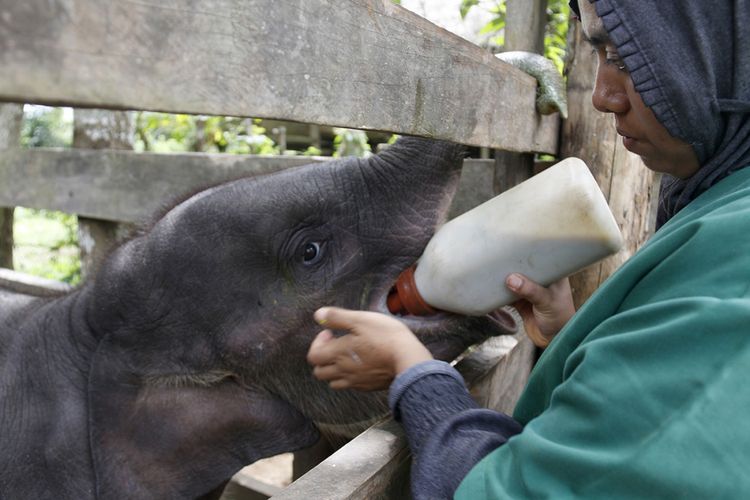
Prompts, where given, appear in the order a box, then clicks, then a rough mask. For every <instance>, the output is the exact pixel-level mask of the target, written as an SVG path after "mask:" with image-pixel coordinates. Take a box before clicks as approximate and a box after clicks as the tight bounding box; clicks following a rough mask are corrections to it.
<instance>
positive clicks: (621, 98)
mask: <svg viewBox="0 0 750 500" xmlns="http://www.w3.org/2000/svg"><path fill="white" fill-rule="evenodd" d="M626 78H629V76H628V75H627V73H623V72H622V70H620V69H618V68H616V67H614V66H612V65H608V64H606V63H600V64H599V67H598V68H597V70H596V82H595V84H594V92H593V93H592V94H591V102H592V103H593V105H594V108H596V109H597V110H598V111H601V112H602V113H625V112H626V111H628V109H630V102H629V100H628V94H627V91H626V89H625V83H626V82H625V79H626Z"/></svg>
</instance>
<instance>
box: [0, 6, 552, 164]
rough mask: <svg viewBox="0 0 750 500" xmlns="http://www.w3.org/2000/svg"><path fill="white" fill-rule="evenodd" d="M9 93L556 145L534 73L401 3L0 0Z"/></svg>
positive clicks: (487, 142)
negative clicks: (538, 101) (538, 104)
mask: <svg viewBox="0 0 750 500" xmlns="http://www.w3.org/2000/svg"><path fill="white" fill-rule="evenodd" d="M0 13H1V14H2V16H0V67H2V68H3V71H2V73H0V101H2V100H6V101H17V102H38V103H47V104H64V105H73V106H80V107H102V108H112V109H146V110H157V111H167V112H182V113H197V114H209V115H232V116H251V117H264V118H279V119H286V120H294V121H300V122H307V123H317V124H325V125H336V126H343V127H350V128H360V129H373V130H383V131H392V132H397V133H403V134H409V135H419V136H426V137H436V138H442V139H448V140H452V141H455V142H460V143H463V144H470V145H476V146H486V147H492V148H499V149H505V150H512V151H537V152H545V153H554V152H555V150H556V144H557V129H558V126H559V122H558V119H557V117H556V116H546V117H541V116H540V115H538V114H537V113H536V112H535V104H534V101H535V96H536V81H535V80H534V79H533V78H532V77H530V76H528V75H526V74H525V73H523V72H521V71H520V70H517V69H515V68H513V67H511V66H510V65H508V64H506V63H503V62H501V61H499V60H498V59H497V58H496V57H494V55H492V54H491V53H490V52H488V51H486V50H484V49H481V48H480V47H478V46H476V45H473V44H471V43H470V42H468V41H466V40H464V39H462V38H460V37H458V36H455V35H453V34H451V33H449V32H447V31H445V30H443V29H441V28H438V27H436V26H435V25H433V24H431V23H430V22H429V21H427V20H425V19H423V18H421V17H419V16H417V15H415V14H413V13H411V12H409V11H408V10H406V9H403V8H401V7H399V6H397V5H394V4H393V2H392V1H391V0H340V1H336V2H333V1H331V0H286V1H283V2H280V1H278V0H203V1H201V2H184V1H182V0H23V1H18V0H0Z"/></svg>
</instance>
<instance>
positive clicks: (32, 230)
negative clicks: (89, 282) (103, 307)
mask: <svg viewBox="0 0 750 500" xmlns="http://www.w3.org/2000/svg"><path fill="white" fill-rule="evenodd" d="M14 222H15V223H14V228H13V242H14V247H13V260H14V267H15V268H16V269H18V270H19V271H21V272H24V273H28V274H33V275H36V276H41V277H43V278H49V279H54V280H58V281H64V282H66V283H69V284H71V285H76V284H78V283H79V282H80V281H81V259H80V254H79V251H78V218H77V217H76V216H75V215H70V214H65V213H62V212H53V211H50V210H32V209H28V208H20V207H19V208H16V210H15V217H14Z"/></svg>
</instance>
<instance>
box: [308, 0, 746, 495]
mask: <svg viewBox="0 0 750 500" xmlns="http://www.w3.org/2000/svg"><path fill="white" fill-rule="evenodd" d="M577 3H580V5H577ZM571 7H572V8H573V9H574V11H576V12H577V13H578V14H579V15H580V16H581V22H582V27H583V31H584V33H585V34H586V36H587V38H588V39H589V40H590V41H591V43H592V45H593V46H594V49H595V50H596V52H597V54H598V58H599V67H598V70H597V77H596V85H595V89H594V94H593V98H592V100H593V104H594V106H595V107H596V109H598V110H599V111H602V112H605V113H611V114H612V115H613V117H614V119H615V122H616V125H617V130H618V133H619V134H620V135H621V136H622V140H623V144H624V146H625V147H626V148H627V149H628V150H630V151H631V152H633V153H635V154H638V155H640V156H641V158H642V159H643V162H644V163H645V165H646V166H647V167H648V168H650V169H652V170H655V171H658V172H662V173H664V174H665V177H664V181H663V183H662V190H661V193H660V200H659V201H660V204H659V215H658V220H657V225H658V226H659V229H658V231H657V232H656V234H655V235H654V236H653V237H652V238H651V240H650V241H649V242H648V243H647V244H646V245H645V246H644V247H643V248H642V249H641V250H640V251H639V252H638V253H637V254H636V255H634V256H633V257H632V258H631V259H630V260H629V261H628V262H627V263H625V264H624V265H623V266H622V267H621V269H620V270H618V272H617V273H615V274H614V275H613V276H612V277H611V278H610V279H609V280H608V281H607V282H606V283H605V284H603V285H602V286H601V287H600V289H599V290H598V291H597V292H596V293H595V294H594V295H593V296H592V297H591V298H590V299H589V301H588V302H587V303H586V304H585V305H584V306H583V307H582V308H581V310H580V311H578V312H577V313H575V315H573V310H572V305H571V300H570V289H569V287H568V286H567V284H566V283H565V282H561V283H558V284H556V285H554V286H552V287H549V288H547V289H544V288H542V287H540V286H538V285H536V284H534V283H532V282H530V281H529V280H527V279H525V278H524V277H522V276H519V275H515V274H514V275H511V276H509V277H508V279H507V281H506V285H508V286H509V288H511V290H513V291H515V292H516V293H517V294H518V295H519V296H520V297H522V298H524V299H527V302H525V303H524V304H523V306H521V307H520V310H521V311H522V313H524V322H525V324H526V326H527V331H529V332H530V334H531V335H532V338H533V339H534V340H535V342H536V343H537V344H539V345H541V344H545V343H546V342H548V341H549V340H550V339H552V338H553V337H554V340H553V341H552V342H551V343H550V345H549V347H548V348H547V349H546V351H545V352H544V354H543V356H542V357H541V359H540V360H539V362H538V364H537V366H536V367H535V368H534V370H533V372H532V374H531V377H530V379H529V382H528V385H527V387H526V389H525V391H524V393H523V394H522V396H521V399H520V401H519V403H518V405H517V407H516V409H515V412H514V415H513V417H512V418H511V417H510V416H507V415H503V414H500V413H497V412H493V411H490V410H485V409H480V408H477V407H476V405H475V404H474V403H473V402H472V400H471V398H470V397H469V395H468V394H467V392H466V390H465V389H464V387H463V382H462V380H461V378H460V376H459V375H458V374H457V373H456V372H455V371H454V370H453V369H452V368H451V367H450V366H449V365H447V364H445V363H442V362H438V361H435V360H432V359H431V356H430V354H429V352H428V351H427V350H426V349H425V348H424V347H423V346H421V345H420V344H419V342H418V341H417V340H416V339H415V338H414V337H413V335H411V334H410V332H409V331H408V330H406V328H405V327H404V326H403V325H402V324H401V323H400V322H398V321H397V320H395V319H393V318H390V317H387V316H383V315H378V314H375V313H367V312H355V311H345V310H341V309H335V308H324V309H321V310H319V311H317V312H316V316H315V317H316V319H317V320H318V321H319V322H320V323H321V324H325V325H326V326H327V327H331V328H339V329H347V330H349V331H350V334H349V335H345V336H343V337H341V338H337V339H334V338H333V337H332V335H331V333H330V331H327V330H326V331H323V332H321V334H320V335H319V336H318V338H316V340H315V341H314V342H313V345H312V346H311V349H310V353H309V356H308V357H309V360H310V362H311V363H312V364H314V365H315V369H314V373H315V375H316V376H317V377H319V378H321V379H323V380H328V381H330V382H331V385H332V386H333V387H337V388H343V387H354V388H361V389H378V388H385V387H388V385H389V383H390V381H391V379H392V378H393V377H395V380H394V381H393V383H392V384H390V393H389V397H390V404H391V408H392V410H393V413H394V416H395V417H396V418H397V419H398V420H400V421H401V423H402V425H403V426H404V429H405V431H406V433H407V437H408V439H409V444H410V447H411V448H412V450H413V452H414V455H415V461H414V465H413V470H412V480H413V481H412V489H413V492H414V496H415V498H431V499H432V498H445V497H451V496H453V494H454V492H455V496H456V497H457V498H472V499H474V498H531V497H553V498H566V497H576V498H580V497H592V498H618V497H625V498H644V497H654V498H682V497H696V498H716V497H722V498H744V497H748V496H750V474H748V473H747V471H748V470H750V423H747V422H750V419H748V416H747V415H748V414H750V391H748V390H747V389H745V386H746V382H745V379H746V378H747V374H748V373H750V231H749V230H748V228H749V227H750V168H744V167H747V166H750V43H749V42H748V40H750V2H748V0H720V1H716V2H706V1H705V0H683V1H680V2H672V1H667V0H652V1H643V2H632V1H627V0H580V2H571ZM579 7H580V9H579ZM571 315H572V318H571ZM563 325H564V326H563ZM561 328H562V329H561ZM558 330H560V332H559V334H558V335H556V334H557V332H558ZM352 351H353V352H356V353H358V356H359V358H360V361H361V363H359V364H355V363H353V362H352V361H351V359H350V358H348V357H347V355H346V353H348V352H352ZM459 483H460V484H459Z"/></svg>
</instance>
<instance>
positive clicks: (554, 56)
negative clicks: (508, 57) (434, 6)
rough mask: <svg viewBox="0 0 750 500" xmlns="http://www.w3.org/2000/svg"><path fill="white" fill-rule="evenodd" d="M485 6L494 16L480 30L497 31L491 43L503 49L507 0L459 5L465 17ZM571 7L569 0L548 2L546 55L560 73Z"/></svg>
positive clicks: (468, 1) (474, 0)
mask: <svg viewBox="0 0 750 500" xmlns="http://www.w3.org/2000/svg"><path fill="white" fill-rule="evenodd" d="M477 6H480V7H483V8H485V9H487V10H488V11H489V12H491V13H492V14H493V15H494V17H493V18H492V19H491V20H490V21H489V22H488V23H487V24H485V25H484V26H483V27H482V29H481V30H480V31H479V34H481V35H485V34H490V33H496V35H495V36H494V37H492V38H490V40H489V43H490V45H491V46H492V47H495V48H498V49H501V48H502V47H503V46H504V45H505V19H506V2H505V0H491V1H482V2H480V0H461V5H460V7H459V9H460V12H461V17H462V18H465V17H466V15H467V14H468V13H469V11H470V10H471V9H472V8H474V7H477ZM569 15H570V7H569V6H568V1H567V0H548V2H547V25H546V27H545V33H544V56H545V57H547V58H549V59H551V60H552V62H554V63H555V66H557V69H558V70H559V71H560V73H562V72H563V67H564V65H565V50H566V47H567V36H568V17H569Z"/></svg>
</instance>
